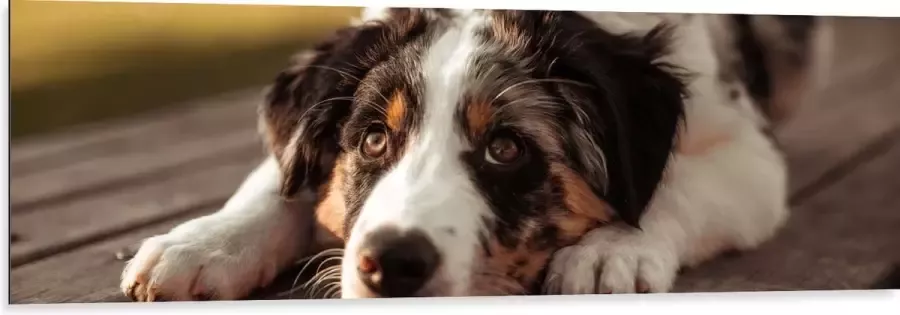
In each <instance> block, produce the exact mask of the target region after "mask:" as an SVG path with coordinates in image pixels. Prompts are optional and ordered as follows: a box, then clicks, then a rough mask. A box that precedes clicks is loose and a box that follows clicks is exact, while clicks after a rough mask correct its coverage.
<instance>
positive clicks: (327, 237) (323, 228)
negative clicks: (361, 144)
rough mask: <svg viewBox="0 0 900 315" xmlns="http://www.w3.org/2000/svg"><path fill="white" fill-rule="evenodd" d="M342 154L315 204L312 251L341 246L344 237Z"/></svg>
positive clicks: (344, 213) (344, 210)
mask: <svg viewBox="0 0 900 315" xmlns="http://www.w3.org/2000/svg"><path fill="white" fill-rule="evenodd" d="M344 163H345V159H344V157H343V156H341V157H338V158H337V160H336V161H335V166H334V169H333V170H332V173H331V180H329V181H328V183H326V184H324V185H322V186H321V188H320V193H319V196H320V198H321V202H319V204H318V205H317V206H316V223H317V224H316V234H315V242H314V243H315V244H314V248H313V252H319V251H322V250H325V249H329V248H336V247H342V246H343V242H344V240H343V238H344V216H345V215H346V213H347V212H346V208H345V206H344V204H345V203H344V194H343V193H342V192H341V189H340V185H341V183H342V182H343V177H344V172H343V169H344Z"/></svg>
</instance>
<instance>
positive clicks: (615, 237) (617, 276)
mask: <svg viewBox="0 0 900 315" xmlns="http://www.w3.org/2000/svg"><path fill="white" fill-rule="evenodd" d="M667 243H668V242H667V241H665V240H658V239H653V238H651V237H649V236H647V235H644V234H643V233H642V232H641V231H639V230H636V229H628V228H623V227H615V226H608V227H601V228H597V229H595V230H593V231H591V232H589V233H588V234H586V235H585V236H584V237H583V238H582V239H581V241H580V242H579V243H578V244H576V245H572V246H569V247H565V248H562V249H560V250H559V251H557V252H556V253H555V254H554V256H553V259H552V261H551V262H550V266H549V270H548V272H547V278H546V279H545V281H544V287H543V290H544V293H545V294H551V295H558V294H596V293H601V294H610V293H635V292H637V293H662V292H668V291H669V290H670V289H671V287H672V284H673V282H674V280H675V277H676V275H677V273H678V268H679V266H678V261H677V258H676V257H677V256H676V254H675V252H674V251H673V249H672V248H671V245H669V244H667Z"/></svg>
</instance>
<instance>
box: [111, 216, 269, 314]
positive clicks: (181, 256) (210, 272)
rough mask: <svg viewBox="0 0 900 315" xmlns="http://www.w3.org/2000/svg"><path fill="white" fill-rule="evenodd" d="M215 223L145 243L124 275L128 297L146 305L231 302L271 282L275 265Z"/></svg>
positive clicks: (185, 226) (197, 222)
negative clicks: (199, 301)
mask: <svg viewBox="0 0 900 315" xmlns="http://www.w3.org/2000/svg"><path fill="white" fill-rule="evenodd" d="M213 219H215V218H210V217H207V218H201V219H199V220H195V221H190V222H187V223H185V224H183V225H182V226H179V227H178V228H176V229H175V230H173V231H172V232H170V233H168V234H163V235H157V236H154V237H151V238H148V239H146V240H144V242H143V243H142V244H141V247H140V250H138V252H137V253H136V254H135V256H134V258H132V259H131V260H130V261H129V262H128V264H127V265H126V267H125V270H124V271H123V273H122V283H121V289H122V290H123V291H124V292H125V295H127V296H128V297H129V298H131V299H132V300H135V301H144V302H150V301H190V300H211V299H215V300H232V299H238V298H242V297H244V296H246V295H247V294H249V293H250V292H251V291H252V290H253V289H255V288H257V287H260V286H263V285H266V284H267V283H268V282H270V281H271V280H272V279H273V278H274V277H275V274H276V272H277V266H276V264H274V263H270V262H269V261H267V260H266V259H267V258H266V256H267V255H265V254H264V253H262V252H261V251H260V250H259V248H256V247H254V246H252V245H253V244H247V243H244V242H246V241H247V240H246V239H244V240H241V239H240V237H236V236H235V235H233V234H228V233H229V231H227V230H225V229H223V227H224V226H229V224H225V223H227V222H219V223H222V225H219V226H216V223H215V222H212V221H215V220H213ZM251 237H252V236H251ZM242 241H244V242H242Z"/></svg>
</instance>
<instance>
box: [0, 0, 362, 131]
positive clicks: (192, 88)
mask: <svg viewBox="0 0 900 315" xmlns="http://www.w3.org/2000/svg"><path fill="white" fill-rule="evenodd" d="M10 5H11V14H10V16H11V20H12V21H11V27H10V29H11V35H10V38H11V42H12V44H11V45H10V49H11V51H10V68H11V73H10V81H11V93H12V99H11V101H12V102H11V103H12V115H11V119H10V120H11V124H12V129H11V136H12V137H13V141H14V142H15V141H16V140H20V139H22V138H23V137H26V136H30V135H37V134H41V133H46V132H50V131H53V130H60V129H61V128H64V127H68V126H73V125H78V124H84V123H88V122H95V121H99V120H103V119H110V118H116V117H121V116H123V115H129V114H134V113H136V112H140V111H146V110H151V109H157V108H160V107H165V106H177V105H175V104H181V101H184V100H188V99H191V98H196V97H200V96H204V95H209V94H215V93H218V92H223V91H227V90H232V89H236V88H241V87H246V86H253V85H261V84H265V83H267V81H268V80H270V79H271V78H273V76H274V75H275V74H276V73H277V71H278V70H279V69H281V67H283V66H284V65H285V64H286V61H287V60H288V58H289V56H290V55H291V54H292V53H293V52H295V51H296V50H298V49H300V48H303V47H305V46H307V45H309V44H310V43H311V42H313V41H314V40H316V39H318V38H320V37H321V36H323V35H325V34H326V33H327V32H329V31H331V30H333V29H334V28H336V27H338V26H341V25H346V24H347V23H348V21H349V19H350V17H351V16H352V15H353V14H357V13H358V12H359V9H358V8H352V7H308V6H304V7H299V6H257V5H254V6H249V5H238V6H234V5H207V4H204V5H196V4H135V3H91V2H51V1H28V0H12V1H11V3H10Z"/></svg>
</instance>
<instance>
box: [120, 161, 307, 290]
mask: <svg viewBox="0 0 900 315" xmlns="http://www.w3.org/2000/svg"><path fill="white" fill-rule="evenodd" d="M279 177H280V170H279V167H278V164H277V162H276V161H275V159H274V158H272V157H269V158H268V159H267V160H266V161H264V162H263V163H262V164H261V165H259V166H258V167H257V168H256V169H255V170H254V171H253V172H252V173H251V174H250V175H249V176H248V177H247V179H246V180H245V181H244V182H243V183H242V184H241V186H240V188H239V189H238V190H237V192H236V193H235V194H234V195H233V196H232V197H231V199H230V200H228V202H227V203H226V204H225V206H224V207H223V208H222V209H221V210H219V211H218V212H216V213H213V214H211V215H207V216H204V217H200V218H196V219H193V220H190V221H187V222H185V223H183V224H181V225H179V226H177V227H175V228H174V229H172V230H171V231H170V232H168V233H167V234H162V235H157V236H154V237H151V238H148V239H146V240H145V241H144V242H143V244H142V245H141V248H140V250H139V251H138V252H137V254H136V255H135V257H134V258H133V259H131V260H130V261H129V262H128V264H127V265H126V267H125V270H124V272H123V273H122V283H121V288H122V290H124V292H125V294H126V295H128V296H129V297H131V298H132V299H134V300H138V301H154V300H198V299H221V300H227V299H239V298H243V297H246V296H247V295H248V294H249V293H250V292H251V291H252V290H253V289H255V288H258V287H260V286H264V285H266V284H268V283H269V282H271V281H272V279H273V278H274V277H275V276H276V274H277V273H278V272H280V271H281V270H283V269H284V268H285V267H286V266H287V265H288V264H290V263H292V262H293V261H294V260H295V259H297V258H298V255H299V254H300V253H302V252H303V251H304V248H305V247H307V246H309V244H308V243H309V242H310V235H311V233H310V230H309V228H310V226H311V224H312V223H311V222H310V221H312V219H311V218H312V215H311V212H312V203H304V204H308V205H303V206H304V207H309V208H308V210H309V211H305V210H307V209H306V208H304V209H292V208H293V207H288V206H287V205H286V203H285V201H284V200H282V199H281V198H280V197H279V196H278V185H279ZM307 216H308V217H309V218H307Z"/></svg>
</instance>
